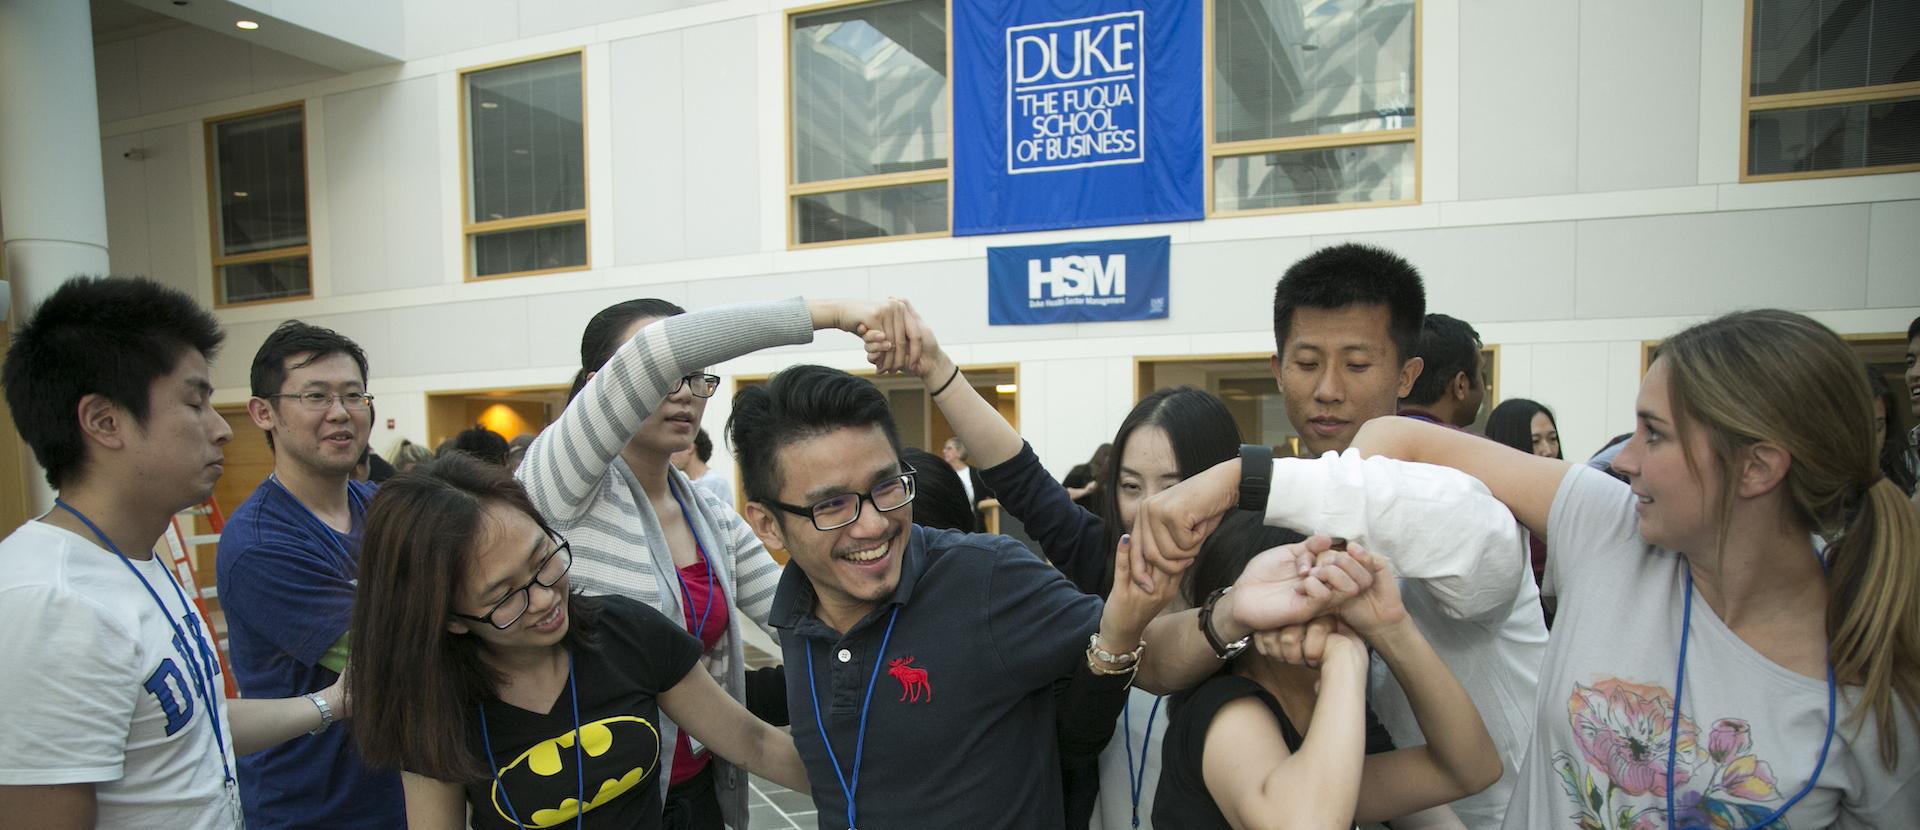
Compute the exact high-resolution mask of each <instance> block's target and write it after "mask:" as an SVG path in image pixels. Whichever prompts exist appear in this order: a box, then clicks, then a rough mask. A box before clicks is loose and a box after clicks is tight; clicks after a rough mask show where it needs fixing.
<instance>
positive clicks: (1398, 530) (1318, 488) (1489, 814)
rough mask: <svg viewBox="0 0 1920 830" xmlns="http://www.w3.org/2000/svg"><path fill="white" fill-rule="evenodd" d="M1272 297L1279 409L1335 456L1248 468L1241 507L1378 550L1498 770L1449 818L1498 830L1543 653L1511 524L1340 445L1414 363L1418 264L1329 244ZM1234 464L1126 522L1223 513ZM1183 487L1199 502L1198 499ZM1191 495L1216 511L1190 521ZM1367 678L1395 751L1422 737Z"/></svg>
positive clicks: (1421, 292)
mask: <svg viewBox="0 0 1920 830" xmlns="http://www.w3.org/2000/svg"><path fill="white" fill-rule="evenodd" d="M1273 306H1274V313H1273V317H1274V341H1275V345H1276V347H1277V349H1278V352H1277V354H1275V355H1274V358H1273V374H1274V379H1275V380H1276V381H1278V382H1279V384H1280V391H1281V393H1282V395H1283V396H1284V397H1285V399H1286V409H1287V417H1288V419H1289V420H1291V421H1292V423H1293V428H1294V430H1295V431H1296V432H1297V433H1299V435H1300V442H1301V443H1302V444H1304V445H1305V449H1306V450H1307V454H1308V455H1312V456H1322V455H1325V454H1328V453H1335V454H1341V455H1340V456H1339V458H1338V461H1337V463H1336V462H1330V463H1327V464H1313V465H1305V464H1299V463H1298V462H1297V461H1295V460H1292V459H1281V460H1278V461H1275V462H1273V463H1272V465H1271V467H1272V469H1271V470H1260V471H1257V472H1260V473H1262V474H1263V475H1262V476H1261V479H1262V481H1263V482H1264V481H1266V480H1269V479H1270V480H1271V490H1270V491H1268V492H1261V493H1258V494H1257V495H1255V496H1253V498H1254V500H1257V501H1258V502H1259V504H1257V505H1246V504H1244V503H1243V504H1242V506H1243V507H1246V506H1252V507H1254V508H1255V509H1260V510H1262V511H1263V512H1264V513H1265V514H1266V523H1267V524H1270V525H1276V526H1281V527H1288V528H1292V529H1294V530H1299V531H1303V532H1308V533H1325V534H1328V535H1330V536H1340V537H1345V538H1349V539H1352V540H1354V541H1356V542H1359V543H1361V544H1363V545H1365V546H1366V548H1367V549H1368V550H1370V551H1375V552H1378V553H1381V554H1383V555H1385V556H1387V557H1388V558H1389V561H1390V562H1391V563H1392V564H1393V567H1394V571H1395V573H1397V574H1398V575H1399V576H1400V591H1401V595H1402V598H1403V600H1404V601H1405V603H1406V607H1407V613H1408V614H1409V615H1410V616H1412V618H1413V621H1414V623H1415V624H1416V625H1418V626H1419V627H1420V631H1421V633H1423V634H1425V635H1426V638H1427V640H1428V642H1430V643H1432V644H1433V650H1434V651H1435V652H1437V653H1438V654H1439V655H1440V657H1441V659H1442V660H1444V661H1445V662H1446V664H1447V666H1448V668H1450V669H1451V670H1452V671H1453V674H1454V676H1455V677H1458V678H1459V680H1460V685H1462V686H1464V687H1465V688H1466V690H1467V694H1468V695H1469V696H1471V697H1472V698H1473V702H1474V704H1475V706H1476V707H1478V708H1479V710H1480V717H1481V719H1482V720H1483V721H1485V722H1486V725H1487V732H1488V733H1489V734H1490V735H1491V736H1492V738H1493V743H1494V746H1495V747H1497V748H1498V749H1499V751H1500V756H1501V761H1502V763H1503V765H1504V766H1505V767H1506V770H1505V773H1504V774H1503V775H1501V777H1500V780H1499V782H1497V783H1495V784H1494V785H1493V786H1492V787H1489V788H1487V789H1486V790H1485V791H1483V792H1481V793H1480V794H1478V795H1474V796H1469V797H1467V798H1464V799H1461V800H1459V801H1456V802H1454V803H1453V805H1452V807H1453V811H1454V812H1455V813H1457V814H1458V815H1459V817H1460V819H1461V820H1462V821H1463V822H1465V823H1466V825H1467V826H1468V827H1470V828H1475V830H1480V828H1497V827H1499V826H1500V824H1501V821H1502V817H1503V816H1504V814H1505V812H1506V805H1507V801H1508V799H1509V798H1510V797H1511V795H1512V792H1513V787H1514V782H1515V780H1516V776H1517V773H1518V770H1519V768H1520V762H1521V760H1522V759H1523V758H1524V756H1525V754H1526V750H1527V741H1528V740H1529V739H1530V738H1531V737H1532V734H1533V717H1534V710H1533V698H1534V691H1535V688H1536V687H1537V685H1538V683H1539V673H1540V664H1541V661H1542V660H1543V659H1544V658H1545V656H1546V645H1547V629H1546V624H1545V622H1544V621H1543V620H1542V618H1541V614H1540V594H1539V590H1538V589H1537V588H1536V587H1535V586H1534V583H1533V576H1532V571H1531V570H1530V568H1529V559H1528V551H1527V541H1526V535H1525V532H1524V530H1523V529H1522V528H1521V526H1520V524H1519V523H1518V522H1516V521H1514V519H1513V516H1512V514H1510V513H1508V512H1506V510H1505V509H1503V508H1501V507H1500V506H1499V505H1498V504H1497V503H1493V502H1492V501H1491V500H1490V499H1487V500H1481V501H1480V502H1477V503H1474V502H1470V501H1469V500H1466V499H1463V498H1461V497H1460V493H1462V492H1463V491H1464V490H1470V489H1472V488H1476V487H1479V482H1477V481H1474V480H1472V479H1471V478H1468V477H1466V476H1459V475H1453V476H1446V475H1439V476H1438V478H1439V479H1441V480H1443V482H1444V484H1442V485H1437V489H1436V490H1435V491H1434V492H1437V493H1439V494H1440V495H1439V496H1429V495H1427V494H1426V493H1425V492H1424V491H1412V490H1408V489H1406V488H1401V489H1399V490H1396V489H1394V488H1393V487H1392V486H1391V485H1390V484H1388V483H1387V482H1388V479H1387V478H1386V477H1385V476H1384V475H1383V474H1382V472H1381V471H1380V470H1379V469H1377V468H1378V467H1380V465H1384V464H1389V463H1392V462H1389V461H1388V460H1386V459H1380V460H1378V461H1377V462H1376V461H1374V460H1371V459H1369V460H1368V461H1367V462H1365V463H1363V462H1362V461H1361V459H1360V458H1359V456H1358V455H1357V454H1353V453H1350V452H1348V451H1347V448H1348V445H1349V444H1351V443H1352V442H1353V437H1354V435H1355V434H1356V433H1358V432H1359V431H1360V425H1361V424H1363V423H1366V422H1367V421H1369V420H1371V419H1374V418H1382V417H1387V416H1391V415H1393V414H1394V412H1395V410H1396V407H1397V405H1398V401H1399V399H1400V398H1401V397H1402V396H1404V395H1406V394H1407V391H1408V390H1409V389H1410V388H1411V387H1412V386H1413V382H1414V380H1415V378H1417V377H1418V376H1419V375H1420V372H1421V370H1422V362H1421V359H1420V358H1418V357H1414V356H1413V355H1414V351H1415V347H1416V346H1415V344H1416V343H1417V341H1418V339H1419V336H1420V329H1421V323H1422V319H1423V317H1424V315H1425V310H1426V294H1425V289H1424V288H1423V287H1422V285H1421V281H1420V275H1419V272H1417V271H1415V270H1414V268H1413V266H1412V265H1410V264H1408V263H1407V261H1406V260H1404V259H1401V258H1400V257H1399V256H1396V255H1394V254H1392V253H1390V252H1388V251H1385V250H1381V249H1379V248H1374V247H1371V246H1366V245H1355V244H1346V245H1337V246H1334V247H1331V248H1326V249H1323V250H1321V251H1318V252H1316V253H1314V254H1312V255H1310V256H1308V257H1307V258H1306V259H1303V260H1301V261H1299V262H1298V263H1295V264H1294V265H1293V266H1292V267H1291V268H1288V269H1287V273H1286V275H1285V276H1283V277H1282V278H1281V279H1280V282H1279V285H1278V286H1276V288H1275V290H1274V300H1273ZM1243 463H1244V462H1243V461H1238V460H1236V461H1230V462H1227V463H1225V464H1222V465H1220V466H1218V467H1216V468H1214V469H1213V470H1210V471H1208V472H1206V473H1202V474H1201V475H1198V476H1195V477H1193V478H1192V479H1189V480H1188V481H1187V482H1184V483H1182V484H1181V485H1179V486H1177V487H1174V488H1171V489H1169V490H1166V491H1163V492H1162V493H1161V494H1159V495H1156V496H1155V497H1154V498H1153V499H1151V500H1149V501H1148V502H1146V504H1144V505H1143V506H1142V507H1141V508H1140V510H1141V512H1140V519H1139V520H1138V521H1137V522H1136V528H1141V527H1146V526H1148V525H1153V524H1156V523H1159V524H1166V523H1169V522H1171V523H1174V524H1179V525H1183V526H1184V527H1183V529H1184V530H1187V531H1191V530H1193V529H1194V528H1195V527H1196V525H1195V524H1194V522H1195V521H1196V520H1200V519H1202V518H1211V516H1217V515H1219V514H1220V513H1221V512H1224V511H1225V510H1227V509H1230V508H1231V507H1232V506H1233V505H1234V504H1235V503H1236V499H1237V498H1242V497H1245V496H1246V495H1247V494H1246V492H1244V491H1243V489H1242V488H1240V487H1239V486H1238V485H1239V483H1240V476H1241V475H1242V474H1243V470H1242V465H1243ZM1244 472H1256V471H1253V470H1246V471H1244ZM1479 490H1480V491H1481V492H1484V490H1485V488H1483V487H1481V488H1479ZM1196 491H1200V492H1204V493H1208V494H1210V496H1202V497H1199V498H1198V499H1197V500H1196V498H1195V496H1194V493H1195V492H1196ZM1463 502H1464V503H1474V504H1479V505H1482V506H1484V505H1488V504H1491V505H1492V506H1491V508H1490V509H1481V510H1477V511H1476V510H1470V509H1463V508H1462V507H1460V505H1461V504H1462V503H1463ZM1170 504H1179V505H1181V507H1180V509H1179V510H1177V511H1174V513H1177V514H1180V515H1174V514H1170V513H1169V512H1168V510H1167V507H1168V505H1170ZM1195 504H1204V505H1206V506H1207V508H1208V509H1210V510H1214V512H1212V513H1211V514H1209V515H1208V516H1206V517H1202V516H1200V515H1198V514H1196V513H1195V512H1194V511H1193V509H1192V505H1195ZM1216 508H1217V509H1216ZM1204 527H1206V528H1209V529H1210V528H1211V525H1204ZM1149 535H1152V534H1147V533H1142V532H1140V531H1139V530H1136V539H1135V542H1134V545H1135V548H1134V549H1135V551H1136V552H1138V553H1140V555H1142V556H1144V557H1147V558H1149V559H1152V560H1154V561H1156V562H1157V563H1158V564H1160V565H1161V566H1162V567H1163V568H1167V569H1177V568H1179V567H1181V565H1179V564H1173V563H1169V562H1168V561H1167V559H1168V558H1169V557H1168V555H1169V554H1171V555H1173V556H1179V555H1181V552H1179V551H1164V550H1162V548H1163V547H1164V546H1162V545H1159V544H1157V543H1158V542H1159V541H1160V540H1159V539H1150V538H1146V537H1147V536H1149ZM1197 544H1198V542H1197V539H1196V540H1195V547H1197ZM1184 554H1185V555H1188V556H1190V555H1191V554H1192V551H1185V552H1184ZM1302 647H1303V648H1304V644H1303V645H1302ZM1310 656H1312V657H1315V658H1317V657H1318V655H1310ZM1368 686H1369V688H1368V693H1369V694H1368V698H1369V701H1370V703H1371V705H1372V707H1373V710H1374V712H1375V714H1377V715H1378V716H1379V718H1380V722H1381V723H1382V724H1383V725H1385V726H1386V727H1387V731H1388V733H1389V734H1391V735H1392V736H1393V742H1394V744H1395V745H1398V746H1415V745H1419V744H1424V743H1426V738H1425V737H1424V736H1423V735H1422V734H1421V733H1420V727H1419V725H1418V723H1417V722H1416V721H1415V719H1414V717H1413V709H1412V706H1411V704H1410V703H1409V702H1408V701H1407V697H1406V694H1405V693H1404V692H1402V691H1401V689H1400V686H1399V684H1398V683H1396V682H1394V679H1393V675H1392V673H1391V672H1390V671H1388V670H1387V669H1386V667H1385V665H1384V664H1382V663H1380V662H1378V661H1375V665H1374V666H1373V671H1372V678H1371V679H1370V681H1369V683H1368Z"/></svg>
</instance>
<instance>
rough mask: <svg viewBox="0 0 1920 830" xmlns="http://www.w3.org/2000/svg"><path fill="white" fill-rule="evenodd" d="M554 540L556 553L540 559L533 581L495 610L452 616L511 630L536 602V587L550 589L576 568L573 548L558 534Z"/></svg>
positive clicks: (504, 599) (554, 536) (515, 591)
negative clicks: (534, 600)
mask: <svg viewBox="0 0 1920 830" xmlns="http://www.w3.org/2000/svg"><path fill="white" fill-rule="evenodd" d="M553 540H554V547H553V551H552V552H551V553H548V554H547V557H546V558H545V559H542V560H540V567H538V568H535V569H534V571H533V578H532V579H529V580H527V584H525V585H522V586H520V587H519V588H516V589H514V591H513V593H510V594H507V595H506V597H505V598H503V599H501V600H500V601H499V602H496V603H494V604H493V608H492V609H491V610H489V611H487V613H485V614H483V615H481V616H478V617H476V616H473V615H470V614H462V613H460V612H458V611H455V612H454V614H453V615H454V616H456V617H459V618H460V619H463V620H472V621H474V622H483V623H486V624H488V625H491V626H493V627H494V628H498V629H500V630H502V631H505V630H507V629H509V628H512V627H513V624H514V623H517V622H519V621H520V617H521V616H523V615H525V614H526V613H527V607H528V605H529V604H531V603H532V601H533V600H532V596H533V586H534V585H539V586H540V587H542V588H551V587H553V586H554V585H555V584H556V583H558V582H559V581H560V577H563V576H566V575H567V570H568V569H569V568H572V567H573V548H572V546H570V545H568V544H567V540H565V539H562V538H560V537H559V535H558V534H553Z"/></svg>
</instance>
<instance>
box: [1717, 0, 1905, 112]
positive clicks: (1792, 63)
mask: <svg viewBox="0 0 1920 830" xmlns="http://www.w3.org/2000/svg"><path fill="white" fill-rule="evenodd" d="M1908 81H1920V3H1916V2H1914V0H1753V90H1752V93H1753V94H1754V95H1781V94H1786V93H1792V92H1813V91H1817V90H1828V89H1847V88H1850V87H1858V86H1876V85H1879V84H1897V83H1905V82H1908Z"/></svg>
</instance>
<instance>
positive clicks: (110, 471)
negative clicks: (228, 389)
mask: <svg viewBox="0 0 1920 830" xmlns="http://www.w3.org/2000/svg"><path fill="white" fill-rule="evenodd" d="M223 337H224V335H223V334H222V333H221V331H220V327H219V324H218V323H217V322H215V321H214V319H213V317H212V315H209V314H208V313H207V312H206V311H205V310H203V309H201V308H200V307H199V306H198V305H197V304H195V303H194V301H193V300H192V299H191V298H189V297H187V296H186V295H185V294H182V293H180V292H178V291H175V290H173V289H171V288H167V287H164V286H161V285H159V284H158V283H153V282H149V281H147V280H143V279H121V278H79V279H75V280H72V281H70V282H68V283H66V284H65V285H63V286H61V287H60V288H59V289H58V290H56V291H55V292H54V293H53V295H52V296H50V297H48V298H47V300H46V301H45V302H44V303H42V304H41V306H40V307H39V309H37V310H36V311H35V312H34V314H33V317H32V319H31V320H29V321H28V322H27V324H26V325H25V326H23V327H22V328H21V329H20V332H19V333H18V334H17V335H15V337H14V339H13V345H12V348H11V349H10V350H8V352H7V355H6V361H5V367H4V382H5V385H6V396H7V406H8V408H9V409H10V411H11V412H12V415H13V419H14V424H15V426H16V427H17V428H18V430H19V432H20V436H21V438H22V439H24V440H25V442H26V443H27V445H28V446H29V447H31V448H32V449H33V454H34V458H35V459H36V460H38V461H39V462H40V466H41V467H43V468H44V469H45V470H46V471H47V481H48V483H49V484H51V485H52V486H53V487H54V489H55V490H57V491H58V492H59V501H58V503H57V504H56V506H55V508H54V509H53V510H51V511H49V512H48V513H46V514H45V515H42V516H40V517H39V518H38V519H36V520H34V521H30V522H27V523H26V524H24V525H22V526H20V528H18V529H17V530H15V531H14V532H13V533H12V534H11V535H9V536H7V538H6V539H5V540H4V541H0V561H4V562H6V563H7V564H6V567H5V568H0V631H5V632H6V634H5V636H4V637H0V665H5V666H9V667H11V670H9V671H7V672H3V673H0V712H4V713H5V715H4V717H0V816H4V817H5V822H6V823H7V824H8V826H20V827H35V828H92V827H95V826H100V827H166V828H170V830H175V829H178V830H199V829H200V828H216V827H235V826H238V825H239V823H240V812H239V799H238V793H237V790H236V788H235V784H234V777H233V768H234V759H235V757H236V755H237V754H245V753H248V752H252V751H255V750H258V749H261V748H264V747H267V746H271V745H272V744H274V743H277V742H279V741H283V740H286V739H287V738H290V737H293V736H294V735H298V734H300V733H303V732H310V731H315V730H317V729H324V728H326V726H327V725H328V724H329V723H331V721H332V720H333V719H334V718H335V717H344V716H345V714H346V708H345V705H344V704H345V701H344V700H343V698H342V695H343V691H342V689H341V688H340V687H339V686H338V685H336V686H334V687H331V688H328V689H326V690H324V691H322V692H320V693H317V694H314V695H309V696H307V697H305V698H287V699H282V700H246V701H240V700H235V701H231V702H229V701H227V700H226V697H225V694H224V692H223V689H224V686H225V679H224V678H223V677H222V676H221V670H220V664H219V661H218V659H217V658H216V657H215V655H214V650H213V645H212V644H213V642H214V641H213V636H212V634H211V633H210V632H209V631H208V630H207V627H206V623H205V622H204V621H202V620H201V619H200V617H199V615H198V613H197V611H196V608H195V607H194V605H193V603H192V601H191V599H190V598H189V596H188V594H187V593H186V591H184V590H182V589H181V588H180V586H179V584H178V583H177V582H175V581H174V578H173V574H172V573H171V571H170V569H169V568H168V566H167V564H166V562H165V561H164V560H161V559H158V558H157V557H155V556H154V555H153V546H154V543H155V542H156V541H158V539H159V538H160V535H161V534H162V533H163V532H164V531H165V530H166V528H167V523H168V522H169V521H170V520H171V519H172V518H173V515H174V513H176V512H178V511H180V510H183V509H186V508H188V507H191V506H193V505H195V504H198V503H199V502H201V501H203V500H205V499H206V498H207V496H208V495H209V494H211V493H212V492H213V485H214V482H215V481H217V480H218V479H219V478H220V473H221V469H222V467H221V460H222V450H223V448H224V447H225V445H226V443H227V441H228V439H230V438H231V437H232V431H231V430H230V429H229V428H228V427H227V424H226V421H225V419H223V418H222V417H221V416H220V414H219V413H218V412H216V411H214V409H213V406H212V403H211V401H210V400H209V398H210V397H211V395H212V394H213V384H212V381H211V377H212V375H211V373H210V372H209V370H208V360H209V359H211V357H212V356H213V354H214V352H215V351H216V350H217V349H218V348H219V345H220V342H221V340H222V339H223ZM236 748H237V750H238V751H237V752H236ZM290 785H292V786H301V785H302V784H301V783H299V782H294V783H291V784H290ZM311 785H312V786H325V783H324V782H319V781H316V782H312V784H311Z"/></svg>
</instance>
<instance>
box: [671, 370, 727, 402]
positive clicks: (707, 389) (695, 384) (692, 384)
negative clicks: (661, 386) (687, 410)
mask: <svg viewBox="0 0 1920 830" xmlns="http://www.w3.org/2000/svg"><path fill="white" fill-rule="evenodd" d="M682 386H685V387H687V391H688V392H692V393H693V396H694V397H696V398H711V397H713V393H714V392H715V391H716V390H718V389H719V388H720V376H719V375H709V374H707V373H706V372H694V373H693V374H690V375H686V376H685V377H682V378H680V380H679V381H677V382H675V383H674V384H673V388H672V389H668V390H667V394H669V395H671V394H673V393H675V392H678V391H680V387H682Z"/></svg>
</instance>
